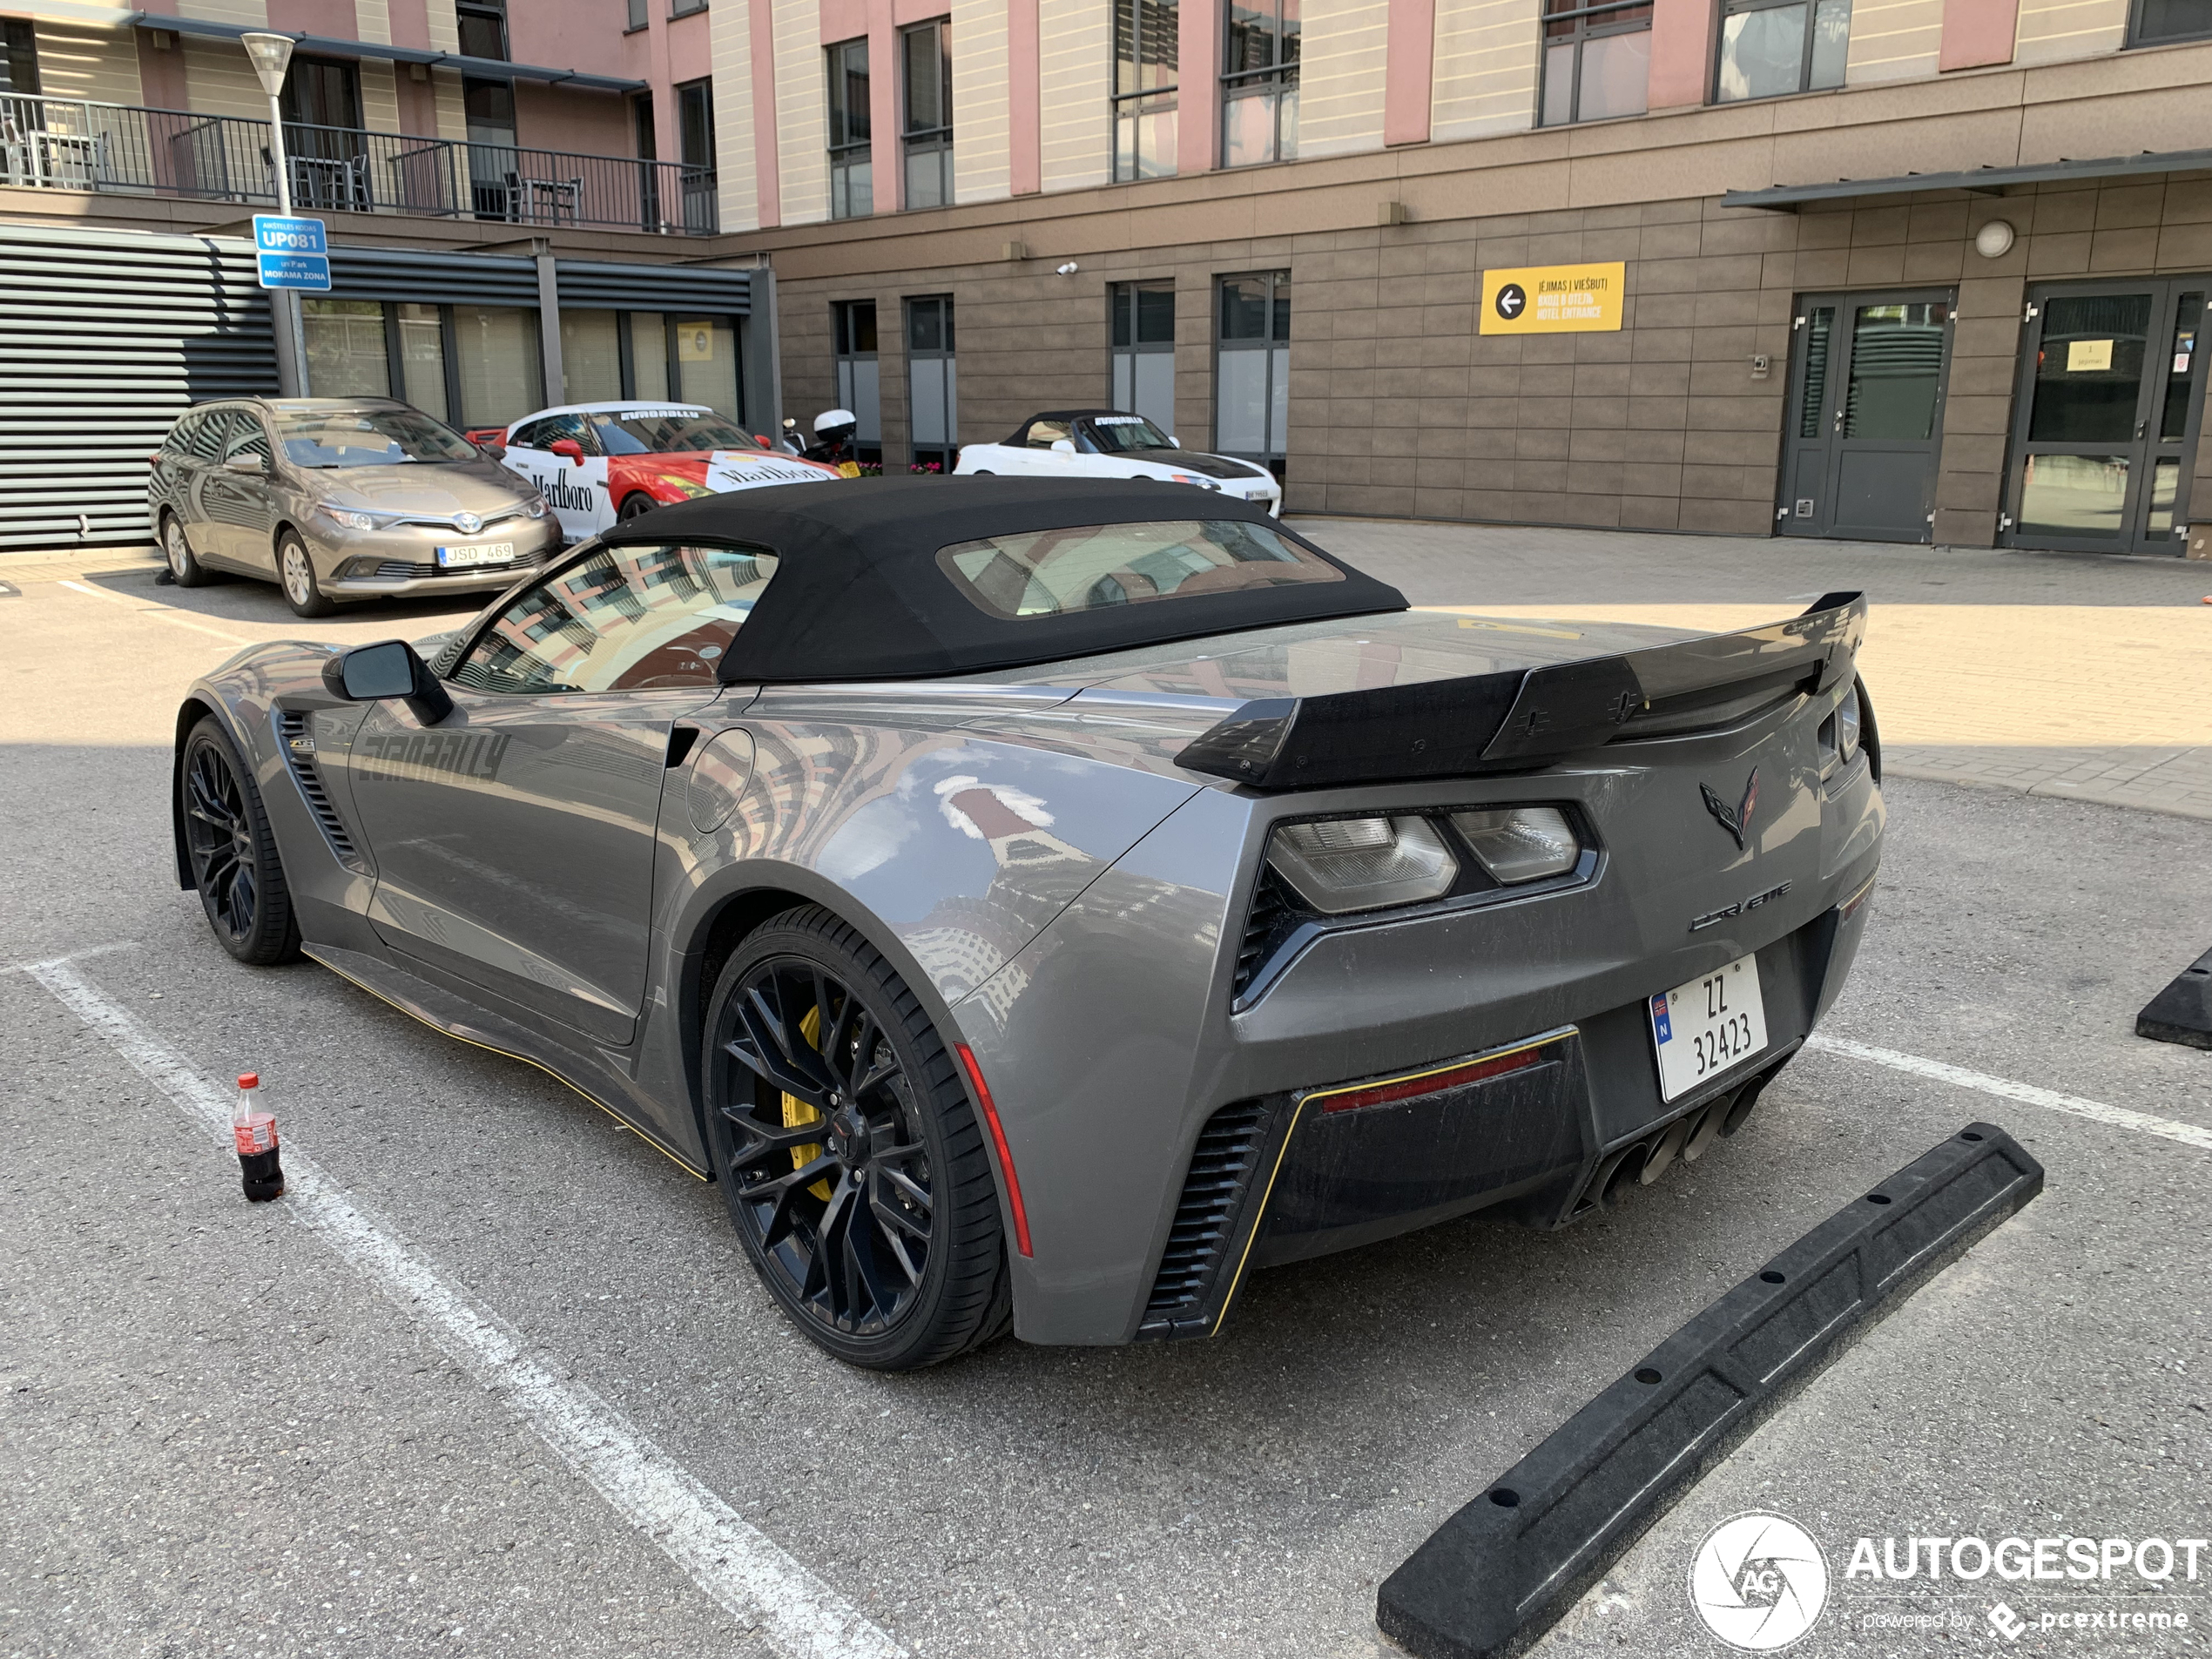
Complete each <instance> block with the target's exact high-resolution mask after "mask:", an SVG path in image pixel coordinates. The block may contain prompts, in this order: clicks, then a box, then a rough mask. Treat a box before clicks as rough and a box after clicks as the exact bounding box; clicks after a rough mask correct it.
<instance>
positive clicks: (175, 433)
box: [161, 415, 206, 461]
mask: <svg viewBox="0 0 2212 1659" xmlns="http://www.w3.org/2000/svg"><path fill="white" fill-rule="evenodd" d="M205 420H206V416H205V415H179V416H178V417H177V420H176V423H175V424H174V425H172V427H171V428H169V435H168V436H167V437H165V438H164V439H163V440H162V441H161V453H162V454H163V455H167V456H168V457H169V458H170V459H171V460H172V461H175V460H178V459H179V458H181V457H183V456H185V455H190V454H191V453H192V434H193V432H194V431H196V430H197V429H198V428H199V425H200V423H201V422H202V421H205Z"/></svg>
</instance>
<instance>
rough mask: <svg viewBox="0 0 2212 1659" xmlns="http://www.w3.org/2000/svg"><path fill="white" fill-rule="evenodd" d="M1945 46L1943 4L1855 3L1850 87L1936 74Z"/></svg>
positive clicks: (1910, 0)
mask: <svg viewBox="0 0 2212 1659" xmlns="http://www.w3.org/2000/svg"><path fill="white" fill-rule="evenodd" d="M1942 47H1943V0H1854V3H1853V4H1852V6H1851V56H1850V57H1849V58H1848V60H1846V62H1845V64H1844V84H1846V85H1849V86H1860V85H1864V84H1866V83H1868V82H1870V81H1895V80H1903V79H1905V78H1907V77H1908V76H1920V75H1933V74H1934V73H1935V72H1936V55H1937V53H1938V52H1939V51H1941V50H1942Z"/></svg>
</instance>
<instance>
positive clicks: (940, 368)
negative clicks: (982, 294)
mask: <svg viewBox="0 0 2212 1659" xmlns="http://www.w3.org/2000/svg"><path fill="white" fill-rule="evenodd" d="M907 408H908V409H909V410H910V411H911V414H912V421H911V424H910V425H909V426H908V428H907V430H908V432H909V434H910V435H911V440H912V448H913V454H914V471H916V472H950V471H951V470H952V469H953V466H954V462H957V461H958V460H959V459H960V378H959V374H958V373H957V371H956V370H955V368H954V364H953V297H952V295H950V294H948V293H938V294H931V295H930V296H929V297H928V298H927V299H922V300H907ZM854 413H855V414H858V413H859V411H858V410H855V411H854Z"/></svg>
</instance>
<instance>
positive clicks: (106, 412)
mask: <svg viewBox="0 0 2212 1659" xmlns="http://www.w3.org/2000/svg"><path fill="white" fill-rule="evenodd" d="M275 390H276V347H275V343H274V341H273V339H272V338H271V335H270V330H269V303H268V297H267V296H266V294H264V293H262V292H261V290H260V288H259V287H257V286H255V282H254V271H253V245H252V244H251V243H248V242H246V241H242V240H230V239H212V238H205V237H183V236H153V235H134V234H131V233H119V232H77V231H55V230H47V229H43V228H39V227H36V226H5V225H0V547H42V548H43V547H71V546H79V545H115V544H118V543H134V542H146V541H150V540H151V539H152V529H151V528H150V527H149V526H148V525H147V523H146V457H147V456H148V455H151V454H152V452H153V451H154V450H155V449H157V448H159V447H160V444H161V441H162V439H163V437H164V436H165V435H167V433H168V430H169V425H170V422H171V421H174V420H175V419H176V418H177V416H178V415H179V414H181V413H182V412H183V411H184V409H185V408H186V407H187V406H188V405H190V404H192V403H193V402H196V401H199V400H200V399H202V398H210V397H234V396H238V395H241V394H248V393H266V394H273V393H274V392H275Z"/></svg>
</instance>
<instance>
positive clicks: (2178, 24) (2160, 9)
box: [2128, 0, 2212, 46]
mask: <svg viewBox="0 0 2212 1659" xmlns="http://www.w3.org/2000/svg"><path fill="white" fill-rule="evenodd" d="M2208 35H2212V0H2135V5H2134V16H2133V17H2130V18H2129V19H2128V44H2129V45H2130V46H2162V45H2164V44H2166V43H2167V42H2168V41H2169V40H2202V39H2203V38H2204V37H2206V36H2208Z"/></svg>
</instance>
